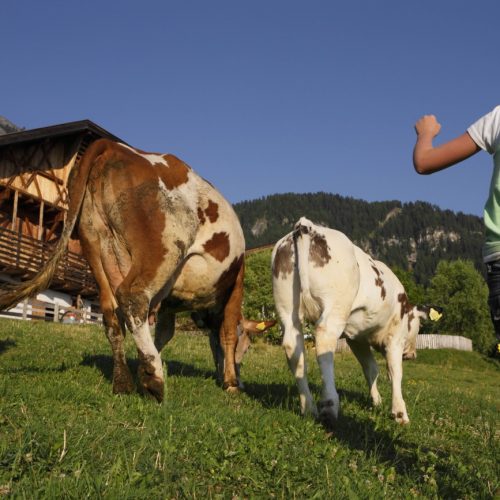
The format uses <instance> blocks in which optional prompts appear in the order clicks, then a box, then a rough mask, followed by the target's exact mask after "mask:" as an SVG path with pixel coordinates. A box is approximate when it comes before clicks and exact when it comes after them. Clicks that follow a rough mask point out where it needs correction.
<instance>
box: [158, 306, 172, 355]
mask: <svg viewBox="0 0 500 500" xmlns="http://www.w3.org/2000/svg"><path fill="white" fill-rule="evenodd" d="M174 333H175V313H173V312H169V311H164V310H162V309H161V308H160V310H159V312H158V320H157V322H156V327H155V347H156V349H158V352H161V350H162V349H163V348H164V347H165V345H166V344H168V342H170V340H171V339H172V337H173V336H174Z"/></svg>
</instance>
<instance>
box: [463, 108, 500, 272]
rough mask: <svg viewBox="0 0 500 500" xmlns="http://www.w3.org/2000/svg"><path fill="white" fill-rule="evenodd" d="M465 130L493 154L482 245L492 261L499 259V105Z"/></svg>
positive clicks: (484, 254)
mask: <svg viewBox="0 0 500 500" xmlns="http://www.w3.org/2000/svg"><path fill="white" fill-rule="evenodd" d="M467 132H468V134H469V135H470V136H471V137H472V140H473V141H474V142H475V143H476V144H477V145H478V146H479V147H480V148H481V149H483V150H484V151H487V152H488V153H490V154H491V155H493V162H494V168H493V175H492V177H491V184H490V193H489V196H488V200H487V201H486V205H485V206H484V224H485V226H486V242H485V244H484V247H483V260H484V262H492V261H494V260H498V259H500V106H497V107H496V108H495V109H494V110H493V111H491V112H489V113H488V114H487V115H485V116H483V117H482V118H480V119H479V120H478V121H477V122H475V123H474V124H473V125H471V126H470V127H469V128H468V129H467Z"/></svg>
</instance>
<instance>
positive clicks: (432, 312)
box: [403, 305, 443, 360]
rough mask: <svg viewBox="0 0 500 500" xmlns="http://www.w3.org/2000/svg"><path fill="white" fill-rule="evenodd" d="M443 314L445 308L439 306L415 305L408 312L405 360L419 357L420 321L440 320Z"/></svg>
mask: <svg viewBox="0 0 500 500" xmlns="http://www.w3.org/2000/svg"><path fill="white" fill-rule="evenodd" d="M442 315H443V308H442V307H439V306H427V305H424V306H413V308H412V309H411V311H410V312H409V313H408V336H407V337H406V342H405V347H404V350H403V359H404V360H409V359H415V358H416V357H417V335H418V332H419V330H420V321H421V320H424V321H425V320H431V321H439V320H440V319H441V316H442Z"/></svg>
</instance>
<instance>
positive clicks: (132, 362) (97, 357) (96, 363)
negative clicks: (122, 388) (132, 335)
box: [80, 354, 215, 382]
mask: <svg viewBox="0 0 500 500" xmlns="http://www.w3.org/2000/svg"><path fill="white" fill-rule="evenodd" d="M166 363H167V374H168V375H169V376H175V375H179V376H182V377H195V378H213V379H214V380H215V373H214V372H210V371H206V370H200V369H199V368H196V367H195V366H193V365H190V364H186V363H183V362H181V361H174V360H172V361H167V362H166ZM80 365H82V366H90V367H92V368H97V369H98V370H99V371H100V372H101V373H102V374H103V376H104V377H105V378H106V379H107V380H109V381H110V382H112V381H113V357H112V356H109V355H106V354H87V355H85V356H84V357H83V360H82V362H81V363H80ZM127 365H128V367H129V369H130V371H131V372H132V374H133V375H135V374H136V373H137V368H138V367H139V361H138V360H137V358H131V359H127Z"/></svg>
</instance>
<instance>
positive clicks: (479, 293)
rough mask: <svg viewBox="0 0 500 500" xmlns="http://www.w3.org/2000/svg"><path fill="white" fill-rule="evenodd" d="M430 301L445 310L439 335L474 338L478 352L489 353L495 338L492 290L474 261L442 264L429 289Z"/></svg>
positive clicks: (438, 327)
mask: <svg viewBox="0 0 500 500" xmlns="http://www.w3.org/2000/svg"><path fill="white" fill-rule="evenodd" d="M427 292H428V298H429V299H430V301H431V302H432V303H434V304H435V305H439V306H441V307H443V308H444V314H443V318H442V320H441V321H440V322H439V323H438V324H436V325H434V326H433V329H435V330H436V332H439V333H444V334H448V335H462V336H464V337H467V338H470V339H471V340H472V344H473V346H474V349H476V350H478V351H480V352H482V353H487V352H488V350H489V349H490V348H491V346H492V344H493V342H494V340H495V337H494V334H493V325H492V324H491V320H490V317H489V309H488V304H487V301H488V287H487V286H486V283H485V282H484V279H483V278H482V276H481V274H480V273H479V272H478V271H477V270H476V269H475V267H474V264H473V263H472V262H471V261H464V260H455V261H441V262H439V264H438V266H437V269H436V274H435V275H434V277H433V278H432V279H431V282H430V285H429V288H428V289H427Z"/></svg>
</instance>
